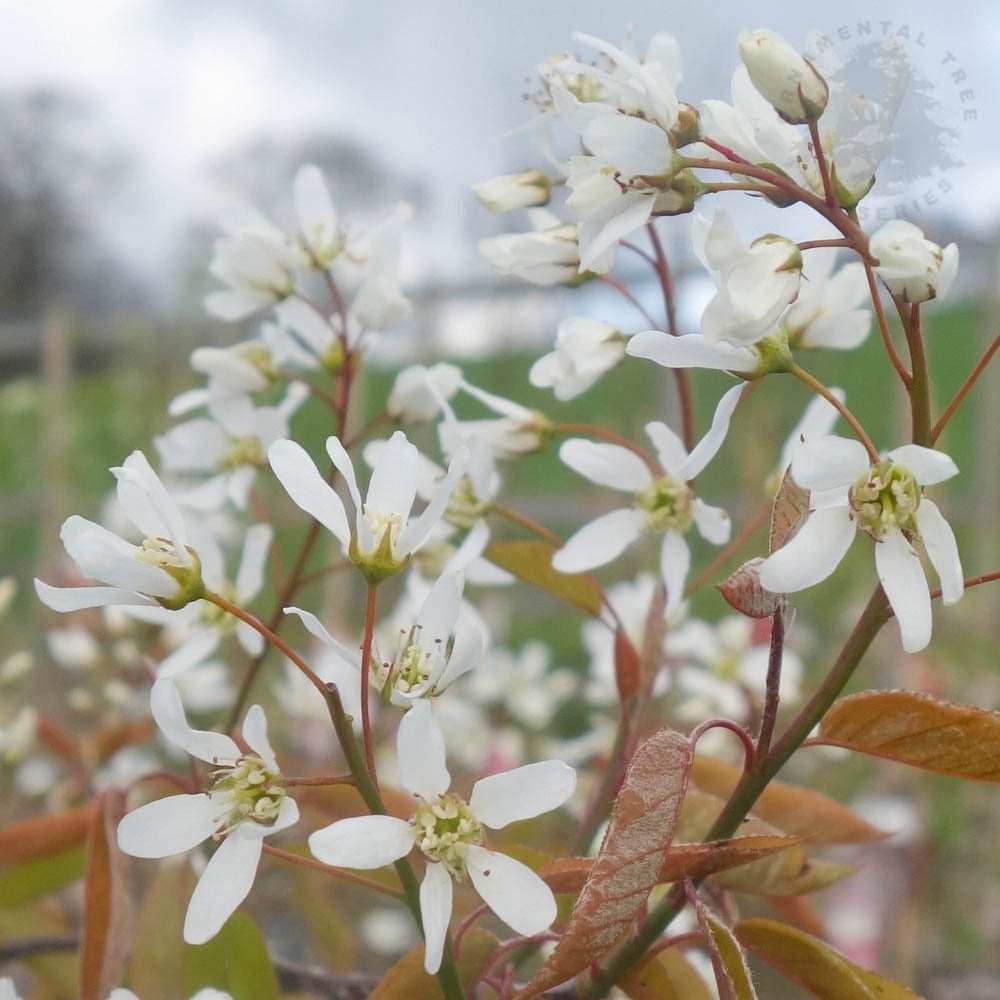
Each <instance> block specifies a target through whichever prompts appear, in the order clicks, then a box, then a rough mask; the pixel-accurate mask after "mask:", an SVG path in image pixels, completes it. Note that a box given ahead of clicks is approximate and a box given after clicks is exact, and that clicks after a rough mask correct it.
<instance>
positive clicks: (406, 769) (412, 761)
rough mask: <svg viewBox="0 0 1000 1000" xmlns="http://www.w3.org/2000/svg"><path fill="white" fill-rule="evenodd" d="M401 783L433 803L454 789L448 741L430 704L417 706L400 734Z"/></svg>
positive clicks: (397, 740)
mask: <svg viewBox="0 0 1000 1000" xmlns="http://www.w3.org/2000/svg"><path fill="white" fill-rule="evenodd" d="M396 750H397V752H398V754H399V782H400V784H401V785H402V786H403V788H405V789H406V790H407V791H408V792H412V793H413V794H414V795H419V796H420V797H421V798H422V799H424V801H426V802H432V801H434V800H435V799H436V798H437V797H438V796H439V795H444V793H445V792H446V791H448V787H449V785H451V775H450V774H449V773H448V767H447V764H446V762H445V754H444V738H443V737H442V735H441V730H440V729H438V727H437V723H436V722H435V721H434V717H433V715H432V714H431V706H430V702H427V701H418V702H415V703H414V705H413V708H411V709H410V710H409V711H408V712H407V713H406V715H404V716H403V718H402V719H401V720H400V723H399V729H398V731H397V732H396Z"/></svg>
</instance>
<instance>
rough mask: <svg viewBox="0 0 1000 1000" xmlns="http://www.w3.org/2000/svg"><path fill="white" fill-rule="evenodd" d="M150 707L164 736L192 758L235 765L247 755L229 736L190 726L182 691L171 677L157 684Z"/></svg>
mask: <svg viewBox="0 0 1000 1000" xmlns="http://www.w3.org/2000/svg"><path fill="white" fill-rule="evenodd" d="M149 707H150V710H151V711H152V713H153V719H154V720H155V721H156V724H157V725H158V726H159V727H160V729H161V731H162V732H163V735H164V736H166V738H167V739H168V740H170V742H171V743H173V744H174V745H175V746H179V747H180V748H181V749H182V750H186V751H187V752H188V753H189V754H191V756H192V757H197V758H198V760H203V761H206V762H207V763H209V764H233V763H235V762H236V761H237V760H239V759H240V757H242V756H243V754H242V752H241V751H240V748H239V747H238V746H237V745H236V744H235V743H234V742H233V741H232V740H231V739H230V738H229V737H228V736H224V735H223V734H222V733H211V732H203V731H201V730H197V729H192V728H191V727H190V726H189V725H188V721H187V716H186V715H185V714H184V704H183V702H182V701H181V696H180V692H179V691H178V690H177V688H176V686H175V685H174V682H173V681H172V680H170V678H169V677H161V678H160V679H159V680H157V681H156V682H155V683H154V684H153V687H152V690H151V691H150V693H149Z"/></svg>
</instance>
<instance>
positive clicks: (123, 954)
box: [80, 789, 132, 1000]
mask: <svg viewBox="0 0 1000 1000" xmlns="http://www.w3.org/2000/svg"><path fill="white" fill-rule="evenodd" d="M124 815H125V793H124V792H122V791H120V790H118V789H115V790H113V791H108V792H105V793H104V794H103V795H102V796H101V799H100V802H99V805H98V808H97V809H95V810H93V819H92V822H91V826H90V834H89V838H88V842H87V875H86V879H85V881H84V889H83V934H82V938H81V941H80V996H81V998H82V1000H104V998H105V997H107V995H108V993H110V992H111V990H112V989H113V988H114V987H115V986H117V985H118V983H119V982H120V981H121V974H122V971H123V970H124V968H125V960H126V958H127V956H128V950H129V944H130V940H131V934H130V930H131V916H132V912H131V911H132V901H131V898H130V896H129V893H128V889H127V886H126V884H125V878H126V870H127V861H126V858H125V855H124V854H122V852H121V851H120V850H119V848H118V839H117V836H116V831H117V828H118V821H119V820H120V819H121V818H122V816H124Z"/></svg>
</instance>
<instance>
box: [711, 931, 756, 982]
mask: <svg viewBox="0 0 1000 1000" xmlns="http://www.w3.org/2000/svg"><path fill="white" fill-rule="evenodd" d="M705 917H706V919H707V920H708V926H709V929H710V930H711V932H712V937H713V938H714V939H715V947H716V949H717V950H718V952H719V957H720V958H721V959H722V965H723V968H724V970H725V974H726V975H727V976H728V978H729V981H728V982H723V983H719V984H718V985H719V996H720V997H723V998H725V997H726V995H727V993H728V996H729V997H732V1000H757V991H756V990H755V989H754V988H753V980H752V979H751V978H750V969H749V968H748V967H747V960H746V956H745V955H744V954H743V949H742V948H741V947H740V943H739V941H737V940H736V938H735V936H734V935H733V932H732V931H731V930H730V929H729V928H728V927H727V926H726V925H725V924H724V923H722V922H721V921H720V920H716V919H715V917H713V916H712V915H711V914H710V913H706V914H705Z"/></svg>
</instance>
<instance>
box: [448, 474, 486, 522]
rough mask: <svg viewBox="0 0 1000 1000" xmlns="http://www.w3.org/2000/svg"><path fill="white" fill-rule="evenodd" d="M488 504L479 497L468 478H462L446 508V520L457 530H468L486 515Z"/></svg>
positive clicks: (452, 492)
mask: <svg viewBox="0 0 1000 1000" xmlns="http://www.w3.org/2000/svg"><path fill="white" fill-rule="evenodd" d="M486 507H487V504H485V503H483V501H481V500H480V499H479V498H478V497H477V496H476V491H475V489H474V487H473V485H472V480H471V479H470V478H469V477H468V476H462V478H461V479H459V481H458V482H457V483H456V484H455V488H454V489H453V490H452V491H451V496H450V497H449V498H448V505H447V507H445V511H444V519H445V520H446V521H447V522H448V523H449V524H453V525H455V527H456V528H464V529H466V530H468V529H469V528H471V527H472V526H473V525H474V524H475V523H476V521H478V520H479V518H480V517H482V515H483V514H484V513H485V511H486Z"/></svg>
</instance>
